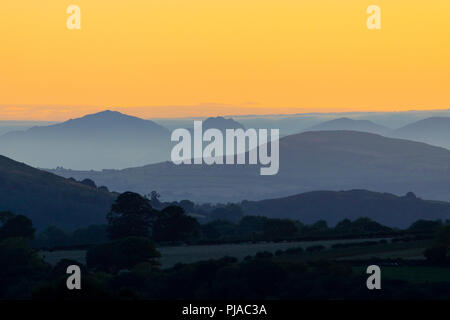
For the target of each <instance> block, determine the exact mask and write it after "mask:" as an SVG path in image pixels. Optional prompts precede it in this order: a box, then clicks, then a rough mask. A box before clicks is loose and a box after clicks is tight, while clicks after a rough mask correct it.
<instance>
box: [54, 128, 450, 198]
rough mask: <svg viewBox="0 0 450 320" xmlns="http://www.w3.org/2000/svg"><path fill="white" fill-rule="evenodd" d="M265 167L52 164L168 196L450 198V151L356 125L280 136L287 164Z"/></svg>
mask: <svg viewBox="0 0 450 320" xmlns="http://www.w3.org/2000/svg"><path fill="white" fill-rule="evenodd" d="M259 169H260V166H259V165H213V166H208V165H179V166H176V165H174V164H173V163H171V162H163V163H158V164H152V165H146V166H143V167H135V168H128V169H124V170H103V171H74V170H65V169H58V170H51V172H53V173H55V174H58V175H61V176H64V177H74V178H76V179H78V180H81V179H85V178H91V179H93V180H94V181H96V183H97V184H98V185H106V186H108V187H109V188H110V190H114V191H119V192H122V191H127V190H132V191H136V192H139V193H145V194H147V193H149V192H150V191H152V190H157V191H158V192H159V193H160V194H161V195H162V196H163V199H164V200H180V199H190V200H193V201H198V202H227V201H233V202H236V201H241V200H261V199H267V198H278V197H284V196H288V195H292V194H298V193H301V192H307V191H314V190H350V189H367V190H373V191H380V192H390V193H394V194H398V195H402V194H405V193H407V192H409V191H412V192H414V193H416V194H417V195H418V196H419V197H422V198H426V199H433V200H450V193H449V192H448V190H450V151H449V150H446V149H443V148H439V147H434V146H430V145H427V144H424V143H420V142H413V141H408V140H401V139H393V138H387V137H383V136H380V135H376V134H371V133H364V132H356V131H317V132H305V133H301V134H295V135H290V136H287V137H284V138H282V139H280V170H279V173H278V174H277V175H273V176H260V175H259Z"/></svg>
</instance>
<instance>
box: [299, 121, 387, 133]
mask: <svg viewBox="0 0 450 320" xmlns="http://www.w3.org/2000/svg"><path fill="white" fill-rule="evenodd" d="M330 130H331V131H335V130H351V131H361V132H369V133H377V134H386V133H387V132H389V128H387V127H384V126H380V125H378V124H376V123H374V122H372V121H369V120H353V119H350V118H339V119H334V120H330V121H325V122H322V123H320V124H317V125H315V126H312V127H310V128H309V129H307V131H330Z"/></svg>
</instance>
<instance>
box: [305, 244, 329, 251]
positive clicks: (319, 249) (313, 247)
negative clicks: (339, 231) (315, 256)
mask: <svg viewBox="0 0 450 320" xmlns="http://www.w3.org/2000/svg"><path fill="white" fill-rule="evenodd" d="M323 250H325V247H324V246H322V245H318V246H310V247H308V248H306V252H319V251H323Z"/></svg>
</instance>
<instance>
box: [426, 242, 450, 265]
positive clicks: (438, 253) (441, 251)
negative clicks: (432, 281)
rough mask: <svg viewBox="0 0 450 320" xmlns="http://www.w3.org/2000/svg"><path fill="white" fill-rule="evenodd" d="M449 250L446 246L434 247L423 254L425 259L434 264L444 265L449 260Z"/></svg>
mask: <svg viewBox="0 0 450 320" xmlns="http://www.w3.org/2000/svg"><path fill="white" fill-rule="evenodd" d="M447 253H448V249H447V248H446V247H445V246H437V247H432V248H429V249H427V250H425V251H424V252H423V255H424V256H425V258H427V260H428V261H430V262H431V263H433V264H440V263H444V262H445V261H446V260H447Z"/></svg>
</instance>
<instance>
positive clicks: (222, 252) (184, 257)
mask: <svg viewBox="0 0 450 320" xmlns="http://www.w3.org/2000/svg"><path fill="white" fill-rule="evenodd" d="M366 240H371V241H373V240H375V239H351V240H326V241H324V240H321V241H300V242H277V243H274V242H264V243H245V244H219V245H196V246H173V247H171V246H167V247H159V248H158V251H159V252H161V255H162V257H161V259H160V262H161V266H162V267H163V268H170V267H172V266H174V265H175V264H177V263H179V262H181V263H193V262H196V261H201V260H209V259H220V258H222V257H225V256H230V257H235V258H237V259H239V260H242V259H243V258H245V257H246V256H248V255H255V254H256V253H257V252H261V251H268V252H271V253H275V252H276V251H277V250H286V249H289V248H299V247H301V248H303V249H304V248H307V247H309V246H317V245H323V246H324V247H325V248H330V247H331V246H332V245H333V244H336V243H352V242H362V241H366ZM378 240H381V239H378ZM40 255H41V256H42V257H43V258H44V260H45V261H46V262H48V263H50V264H52V265H54V264H56V263H58V261H60V260H61V259H71V260H75V261H78V262H80V263H83V264H85V263H86V250H58V251H40Z"/></svg>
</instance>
